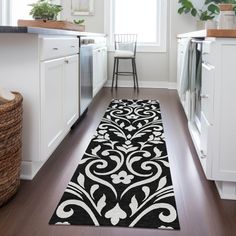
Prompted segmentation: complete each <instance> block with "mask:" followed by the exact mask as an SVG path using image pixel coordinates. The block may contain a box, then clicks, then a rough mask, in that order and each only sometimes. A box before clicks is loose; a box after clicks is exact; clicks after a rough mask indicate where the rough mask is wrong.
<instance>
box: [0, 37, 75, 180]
mask: <svg viewBox="0 0 236 236" xmlns="http://www.w3.org/2000/svg"><path fill="white" fill-rule="evenodd" d="M0 51H1V53H0V65H1V69H0V85H1V87H4V88H8V89H10V90H12V91H18V92H20V93H21V94H22V95H23V98H24V101H23V131H22V136H23V138H22V142H23V145H22V165H21V178H23V179H32V178H33V177H34V176H35V175H36V174H37V172H38V170H39V169H40V168H41V167H42V166H43V164H44V163H45V161H46V160H47V159H48V158H49V156H50V154H51V153H52V152H53V151H54V150H55V148H56V147H57V146H58V144H59V143H60V142H61V141H62V140H63V138H64V137H65V136H66V134H67V133H68V132H69V130H70V127H71V126H72V125H73V123H74V122H75V121H76V119H77V118H78V108H79V100H78V65H79V63H78V52H79V40H78V38H77V37H76V36H60V35H39V34H19V33H16V34H13V33H10V34H1V35H0Z"/></svg>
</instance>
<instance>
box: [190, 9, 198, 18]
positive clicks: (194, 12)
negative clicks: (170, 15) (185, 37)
mask: <svg viewBox="0 0 236 236" xmlns="http://www.w3.org/2000/svg"><path fill="white" fill-rule="evenodd" d="M191 15H192V16H194V17H195V16H196V15H197V9H195V8H193V9H192V10H191Z"/></svg>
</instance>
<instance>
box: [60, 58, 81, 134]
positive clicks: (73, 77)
mask: <svg viewBox="0 0 236 236" xmlns="http://www.w3.org/2000/svg"><path fill="white" fill-rule="evenodd" d="M64 65H65V67H64V81H63V111H64V112H63V113H64V124H65V130H66V131H68V130H70V128H71V126H72V125H73V124H74V123H75V121H76V120H77V119H78V114H79V72H78V68H79V57H78V55H74V56H70V57H66V58H65V60H64Z"/></svg>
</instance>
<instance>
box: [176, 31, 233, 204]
mask: <svg viewBox="0 0 236 236" xmlns="http://www.w3.org/2000/svg"><path fill="white" fill-rule="evenodd" d="M194 45H195V46H194ZM193 48H195V52H197V55H198V58H200V63H201V64H200V65H201V68H200V70H201V75H200V77H201V78H200V80H199V79H198V78H197V77H194V76H192V74H195V72H193V73H192V72H190V73H189V74H187V76H186V66H188V62H187V61H186V60H188V58H189V59H190V60H191V59H192V58H193V55H196V54H194V53H195V52H194V53H192V52H193V51H191V53H190V54H189V50H192V49H193ZM235 55H236V30H215V29H214V30H202V31H196V32H190V33H186V34H181V35H178V73H177V84H178V93H179V97H180V101H181V103H182V105H183V108H184V111H185V113H186V117H187V119H188V126H189V131H190V134H191V137H192V140H193V143H194V145H195V148H196V151H197V154H198V157H199V160H200V162H201V165H202V168H203V170H204V173H205V176H206V178H207V179H209V180H214V181H215V183H216V186H217V189H218V192H219V194H220V196H221V198H223V199H232V200H236V156H235V153H236V145H235V142H234V138H235V133H236V124H235V120H236V108H235V106H234V101H235V100H236V93H235V89H236V80H235V68H236V60H235ZM194 60H196V58H195V59H194ZM194 67H196V65H195V66H194ZM189 68H190V70H191V71H192V70H193V66H191V67H189ZM189 68H188V69H189ZM200 70H199V71H200ZM186 78H191V79H190V81H189V82H190V84H191V86H190V87H189V88H188V89H184V90H183V85H186V81H185V80H186ZM195 80H199V82H197V83H195ZM193 85H195V86H193ZM196 91H197V92H196Z"/></svg>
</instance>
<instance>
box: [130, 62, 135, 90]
mask: <svg viewBox="0 0 236 236" xmlns="http://www.w3.org/2000/svg"><path fill="white" fill-rule="evenodd" d="M131 60H132V71H133V80H134V89H135V88H136V84H135V80H136V77H135V65H134V58H132V59H131Z"/></svg>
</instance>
